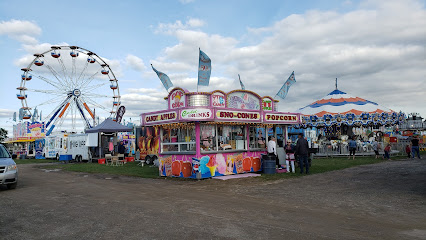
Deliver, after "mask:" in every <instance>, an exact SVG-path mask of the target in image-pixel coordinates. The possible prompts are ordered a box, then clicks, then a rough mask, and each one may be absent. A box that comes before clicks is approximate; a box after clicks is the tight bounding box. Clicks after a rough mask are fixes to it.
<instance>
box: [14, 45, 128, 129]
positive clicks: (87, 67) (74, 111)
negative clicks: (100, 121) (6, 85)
mask: <svg viewBox="0 0 426 240" xmlns="http://www.w3.org/2000/svg"><path fill="white" fill-rule="evenodd" d="M21 70H22V71H23V73H22V76H21V84H20V86H19V87H18V88H17V90H19V93H18V94H17V95H16V96H17V98H18V99H20V100H21V103H22V108H21V109H20V115H21V118H22V119H31V118H32V119H33V120H34V118H35V117H40V120H42V121H44V123H45V128H46V136H48V135H50V133H51V132H52V131H53V130H54V129H55V130H71V131H76V130H78V129H81V128H91V127H93V126H94V123H95V119H96V117H97V116H105V117H107V116H109V117H113V118H114V117H115V115H116V112H117V109H118V107H119V106H120V105H121V102H120V99H121V97H120V91H119V87H118V80H117V79H116V77H115V75H114V73H113V71H112V69H111V68H110V66H109V65H108V64H107V63H106V62H105V61H104V60H103V59H102V58H101V57H99V56H98V55H97V54H96V53H94V52H92V51H89V50H87V49H84V48H81V47H77V46H52V47H51V49H49V50H47V51H45V52H43V53H38V54H34V59H33V60H32V61H31V63H30V64H29V65H28V66H27V67H26V68H22V69H21ZM32 111H33V113H32ZM43 111H45V112H44V113H47V115H46V117H44V118H43V119H42V116H41V112H43ZM35 115H37V116H35Z"/></svg>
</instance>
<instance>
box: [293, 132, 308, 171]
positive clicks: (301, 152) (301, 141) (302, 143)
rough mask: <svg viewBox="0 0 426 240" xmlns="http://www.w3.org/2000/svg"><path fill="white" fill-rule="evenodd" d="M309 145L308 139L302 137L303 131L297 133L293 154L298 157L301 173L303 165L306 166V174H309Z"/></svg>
mask: <svg viewBox="0 0 426 240" xmlns="http://www.w3.org/2000/svg"><path fill="white" fill-rule="evenodd" d="M308 154H309V146H308V141H306V139H305V138H304V137H303V133H299V136H298V140H297V143H296V149H295V155H296V156H297V158H298V159H299V166H300V173H301V174H303V167H305V168H306V174H309V163H308Z"/></svg>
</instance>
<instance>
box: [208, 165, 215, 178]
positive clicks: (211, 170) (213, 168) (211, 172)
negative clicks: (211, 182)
mask: <svg viewBox="0 0 426 240" xmlns="http://www.w3.org/2000/svg"><path fill="white" fill-rule="evenodd" d="M207 167H208V168H209V169H210V174H211V175H212V177H213V176H214V175H215V174H216V166H212V167H210V166H207Z"/></svg>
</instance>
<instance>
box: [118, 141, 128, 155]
mask: <svg viewBox="0 0 426 240" xmlns="http://www.w3.org/2000/svg"><path fill="white" fill-rule="evenodd" d="M125 151H126V147H125V146H124V145H123V141H120V143H119V145H118V153H119V154H124V152H125Z"/></svg>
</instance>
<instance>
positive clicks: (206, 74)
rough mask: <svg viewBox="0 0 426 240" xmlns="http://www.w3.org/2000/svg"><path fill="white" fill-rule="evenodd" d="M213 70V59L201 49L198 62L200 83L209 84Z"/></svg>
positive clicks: (202, 84)
mask: <svg viewBox="0 0 426 240" xmlns="http://www.w3.org/2000/svg"><path fill="white" fill-rule="evenodd" d="M211 72H212V60H210V58H209V57H208V56H207V55H206V54H205V53H204V52H203V51H201V49H200V58H199V64H198V85H201V86H208V85H209V81H210V74H211Z"/></svg>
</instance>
